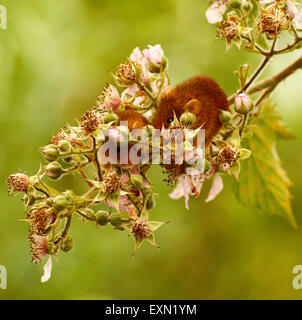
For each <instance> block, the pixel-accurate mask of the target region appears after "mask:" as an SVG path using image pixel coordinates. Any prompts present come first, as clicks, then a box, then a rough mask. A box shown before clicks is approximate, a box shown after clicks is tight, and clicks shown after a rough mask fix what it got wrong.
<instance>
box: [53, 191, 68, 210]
mask: <svg viewBox="0 0 302 320" xmlns="http://www.w3.org/2000/svg"><path fill="white" fill-rule="evenodd" d="M67 205H68V202H67V199H66V198H65V197H64V196H63V195H60V196H56V197H55V198H54V199H53V207H54V208H55V210H56V211H57V212H60V211H62V210H64V209H65V208H66V207H67Z"/></svg>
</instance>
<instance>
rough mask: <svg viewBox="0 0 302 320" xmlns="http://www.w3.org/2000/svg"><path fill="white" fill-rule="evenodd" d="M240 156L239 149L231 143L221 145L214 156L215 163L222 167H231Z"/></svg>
mask: <svg viewBox="0 0 302 320" xmlns="http://www.w3.org/2000/svg"><path fill="white" fill-rule="evenodd" d="M239 156H240V151H239V149H238V148H237V147H235V146H234V145H233V144H228V145H226V146H225V147H223V148H222V149H221V150H220V152H219V153H218V155H217V156H216V163H217V164H219V165H220V167H221V168H223V169H225V170H226V169H228V168H229V167H232V166H233V165H234V164H235V163H236V161H237V160H238V158H239Z"/></svg>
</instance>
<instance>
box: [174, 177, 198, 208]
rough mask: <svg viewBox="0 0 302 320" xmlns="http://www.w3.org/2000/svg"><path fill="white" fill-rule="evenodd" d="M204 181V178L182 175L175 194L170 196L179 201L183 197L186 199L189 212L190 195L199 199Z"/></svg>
mask: <svg viewBox="0 0 302 320" xmlns="http://www.w3.org/2000/svg"><path fill="white" fill-rule="evenodd" d="M193 177H194V178H193ZM193 179H194V180H193ZM203 180H204V179H203V177H202V176H198V177H197V176H189V175H185V174H183V175H181V176H180V177H179V178H178V182H177V185H176V187H175V189H174V190H173V192H171V193H170V194H169V196H170V198H171V199H179V198H181V197H184V198H185V205H186V209H188V210H189V198H190V195H193V196H194V197H198V195H199V193H200V190H201V187H202V183H203Z"/></svg>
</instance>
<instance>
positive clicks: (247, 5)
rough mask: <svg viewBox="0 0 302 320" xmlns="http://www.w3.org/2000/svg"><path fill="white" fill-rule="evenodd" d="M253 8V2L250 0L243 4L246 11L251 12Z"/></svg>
mask: <svg viewBox="0 0 302 320" xmlns="http://www.w3.org/2000/svg"><path fill="white" fill-rule="evenodd" d="M252 9H253V4H252V3H251V2H250V1H245V2H244V3H243V4H242V10H243V11H245V12H250V11H251V10H252Z"/></svg>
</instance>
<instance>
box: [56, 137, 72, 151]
mask: <svg viewBox="0 0 302 320" xmlns="http://www.w3.org/2000/svg"><path fill="white" fill-rule="evenodd" d="M58 147H59V149H60V151H62V152H68V151H70V150H71V148H72V147H71V143H70V142H69V141H68V140H65V139H64V140H60V141H59V143H58Z"/></svg>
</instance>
